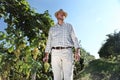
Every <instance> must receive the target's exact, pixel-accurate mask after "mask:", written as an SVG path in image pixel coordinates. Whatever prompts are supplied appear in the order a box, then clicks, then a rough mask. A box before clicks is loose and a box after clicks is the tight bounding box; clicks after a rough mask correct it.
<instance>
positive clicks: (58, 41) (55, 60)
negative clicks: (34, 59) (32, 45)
mask: <svg viewBox="0 0 120 80" xmlns="http://www.w3.org/2000/svg"><path fill="white" fill-rule="evenodd" d="M55 17H56V18H57V21H58V22H57V24H56V25H55V26H54V27H51V28H50V30H49V36H48V41H47V45H46V49H45V57H44V58H43V61H44V62H47V61H48V56H49V53H50V52H51V53H52V54H51V64H52V71H53V75H54V80H73V61H74V58H73V52H72V47H74V48H75V54H74V57H75V60H76V61H79V59H80V48H79V43H78V40H77V38H76V36H75V33H74V30H73V28H72V25H71V24H68V23H64V18H65V17H67V13H66V12H64V11H63V10H62V9H60V10H59V11H57V12H56V13H55Z"/></svg>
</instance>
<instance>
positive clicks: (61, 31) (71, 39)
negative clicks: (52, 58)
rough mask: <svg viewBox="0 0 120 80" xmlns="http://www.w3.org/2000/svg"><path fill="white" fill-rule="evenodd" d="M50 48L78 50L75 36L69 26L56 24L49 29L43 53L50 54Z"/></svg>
mask: <svg viewBox="0 0 120 80" xmlns="http://www.w3.org/2000/svg"><path fill="white" fill-rule="evenodd" d="M52 47H75V48H79V43H78V39H77V38H76V36H75V33H74V30H73V27H72V25H71V24H68V23H63V24H62V25H59V24H56V25H55V26H54V27H51V28H50V30H49V36H48V40H47V45H46V49H45V52H48V53H50V52H51V48H52Z"/></svg>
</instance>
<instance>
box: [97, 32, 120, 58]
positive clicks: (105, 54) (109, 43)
mask: <svg viewBox="0 0 120 80" xmlns="http://www.w3.org/2000/svg"><path fill="white" fill-rule="evenodd" d="M107 36H108V39H107V40H106V42H105V43H104V44H103V45H102V47H101V49H100V50H99V52H98V53H99V56H100V57H101V58H110V57H114V56H117V55H120V32H118V33H116V32H114V34H109V35H107Z"/></svg>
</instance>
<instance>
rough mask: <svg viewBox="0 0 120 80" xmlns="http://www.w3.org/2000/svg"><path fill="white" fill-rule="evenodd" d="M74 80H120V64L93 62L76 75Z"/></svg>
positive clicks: (105, 61) (115, 62) (116, 62)
mask: <svg viewBox="0 0 120 80" xmlns="http://www.w3.org/2000/svg"><path fill="white" fill-rule="evenodd" d="M74 80H120V62H119V61H109V60H103V59H97V60H93V61H91V62H90V63H89V64H88V66H86V67H85V68H84V70H82V71H80V72H79V74H78V75H76V77H75V79H74Z"/></svg>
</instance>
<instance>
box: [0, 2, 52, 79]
mask: <svg viewBox="0 0 120 80" xmlns="http://www.w3.org/2000/svg"><path fill="white" fill-rule="evenodd" d="M0 18H3V19H4V22H5V23H6V24H7V28H6V29H5V31H6V32H2V31H1V32H0V76H2V78H3V79H12V80H18V79H20V80H24V79H25V80H30V79H31V77H30V76H31V75H33V74H35V75H36V74H37V76H35V78H36V79H40V80H47V79H48V78H49V79H51V77H52V75H51V73H50V72H48V73H45V72H44V67H43V64H44V63H43V61H42V56H43V53H44V49H45V44H46V40H47V36H48V30H49V28H50V27H51V26H52V25H53V24H54V22H53V20H52V19H51V17H50V15H49V13H48V11H45V12H44V13H43V14H39V13H36V12H35V11H34V10H32V9H31V8H30V6H29V4H28V2H27V1H26V0H1V1H0Z"/></svg>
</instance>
